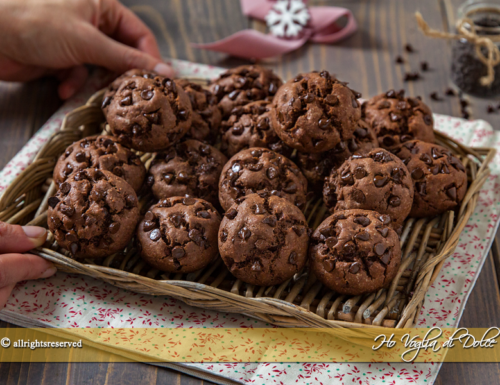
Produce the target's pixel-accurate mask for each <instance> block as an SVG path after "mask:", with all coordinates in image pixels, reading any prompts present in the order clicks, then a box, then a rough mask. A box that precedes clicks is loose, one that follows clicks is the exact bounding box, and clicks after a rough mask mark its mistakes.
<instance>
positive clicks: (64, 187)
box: [49, 182, 71, 200]
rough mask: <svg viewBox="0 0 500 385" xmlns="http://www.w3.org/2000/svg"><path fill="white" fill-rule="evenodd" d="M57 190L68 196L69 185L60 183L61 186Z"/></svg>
mask: <svg viewBox="0 0 500 385" xmlns="http://www.w3.org/2000/svg"><path fill="white" fill-rule="evenodd" d="M59 190H61V192H62V193H63V194H68V193H69V192H70V191H71V185H70V184H69V183H66V182H64V183H61V185H60V186H59ZM49 200H50V199H49Z"/></svg>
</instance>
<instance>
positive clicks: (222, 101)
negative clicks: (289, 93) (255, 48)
mask: <svg viewBox="0 0 500 385" xmlns="http://www.w3.org/2000/svg"><path fill="white" fill-rule="evenodd" d="M282 84H283V82H282V81H281V79H280V78H279V77H278V76H277V75H276V74H275V73H274V72H273V71H272V70H270V69H267V68H264V67H261V66H259V65H243V66H240V67H236V68H233V69H230V70H227V71H226V72H224V73H223V74H221V75H220V76H219V78H218V79H217V80H215V81H214V82H213V83H212V84H211V85H210V91H212V93H213V94H214V95H215V96H217V99H218V101H219V107H220V109H221V111H222V116H223V118H227V117H229V115H230V114H231V111H232V110H233V108H234V107H237V106H244V105H245V104H248V103H250V102H254V101H256V100H266V99H267V100H269V101H271V100H272V98H273V96H274V95H275V94H276V92H277V91H278V88H280V87H281V85H282Z"/></svg>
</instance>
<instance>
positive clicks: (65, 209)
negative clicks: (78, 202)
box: [60, 205, 75, 217]
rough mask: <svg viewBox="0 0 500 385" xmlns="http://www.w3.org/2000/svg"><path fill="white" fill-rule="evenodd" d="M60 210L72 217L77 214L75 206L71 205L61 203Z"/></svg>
mask: <svg viewBox="0 0 500 385" xmlns="http://www.w3.org/2000/svg"><path fill="white" fill-rule="evenodd" d="M60 210H61V212H62V213H63V214H64V215H66V216H68V217H72V216H73V214H75V209H74V208H73V207H70V206H62V205H61V207H60Z"/></svg>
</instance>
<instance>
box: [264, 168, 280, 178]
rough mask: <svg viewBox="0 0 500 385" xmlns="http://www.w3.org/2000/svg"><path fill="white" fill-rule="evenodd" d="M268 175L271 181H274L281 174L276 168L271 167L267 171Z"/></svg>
mask: <svg viewBox="0 0 500 385" xmlns="http://www.w3.org/2000/svg"><path fill="white" fill-rule="evenodd" d="M266 174H267V177H268V178H269V179H274V178H276V177H277V176H278V175H279V172H278V170H277V169H276V168H275V167H272V166H271V167H269V168H268V169H267V171H266Z"/></svg>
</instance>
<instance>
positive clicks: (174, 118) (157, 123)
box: [102, 73, 193, 152]
mask: <svg viewBox="0 0 500 385" xmlns="http://www.w3.org/2000/svg"><path fill="white" fill-rule="evenodd" d="M102 107H103V111H104V113H105V115H106V120H107V122H108V124H109V127H110V129H111V132H112V133H113V135H114V136H116V137H117V138H118V140H119V142H120V143H121V144H123V145H125V146H127V147H131V148H134V149H136V150H139V151H150V152H152V151H158V150H162V149H164V148H167V147H168V146H170V145H172V144H175V143H176V142H177V141H179V139H180V138H181V137H182V136H183V135H184V134H185V133H186V132H187V131H188V130H189V128H190V127H191V122H192V112H193V111H192V107H191V102H190V100H189V97H188V96H187V95H186V93H185V92H184V90H183V89H182V87H177V86H176V84H175V82H174V81H173V80H172V79H169V78H165V77H162V76H159V75H157V76H154V77H153V75H151V74H148V73H147V74H145V75H144V76H128V77H124V78H123V80H122V81H121V83H120V85H119V87H118V89H117V90H116V92H114V93H112V92H111V91H110V94H109V97H108V98H107V99H104V101H103V104H102Z"/></svg>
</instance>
